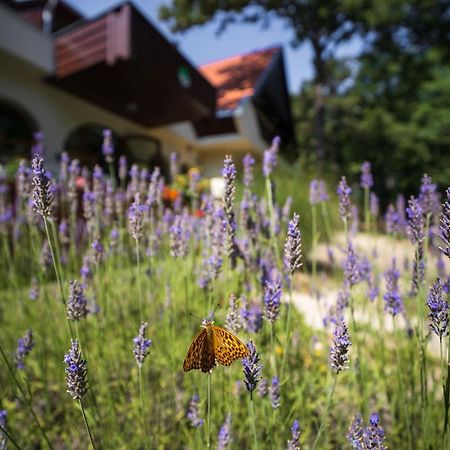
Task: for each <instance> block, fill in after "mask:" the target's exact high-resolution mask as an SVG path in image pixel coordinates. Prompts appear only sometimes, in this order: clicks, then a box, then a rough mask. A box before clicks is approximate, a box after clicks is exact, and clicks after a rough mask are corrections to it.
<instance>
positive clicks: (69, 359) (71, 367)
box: [64, 339, 88, 400]
mask: <svg viewBox="0 0 450 450" xmlns="http://www.w3.org/2000/svg"><path fill="white" fill-rule="evenodd" d="M64 363H65V364H66V369H65V372H66V383H67V391H66V392H67V393H68V394H70V396H71V397H72V398H73V399H74V400H78V399H81V398H82V397H83V395H84V394H86V392H87V390H88V386H87V367H86V361H85V360H84V359H83V358H82V355H81V351H80V349H79V344H78V339H72V340H71V348H70V349H69V351H68V353H67V354H66V355H65V356H64Z"/></svg>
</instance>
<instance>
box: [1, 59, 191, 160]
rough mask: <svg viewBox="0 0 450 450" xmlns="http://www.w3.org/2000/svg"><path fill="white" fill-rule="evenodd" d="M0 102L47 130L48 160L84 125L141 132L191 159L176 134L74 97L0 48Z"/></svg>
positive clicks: (167, 149) (118, 130)
mask: <svg viewBox="0 0 450 450" xmlns="http://www.w3.org/2000/svg"><path fill="white" fill-rule="evenodd" d="M0 67H1V68H2V70H0V101H2V100H3V101H6V102H8V103H10V104H11V105H13V106H14V105H15V106H17V107H18V108H19V109H21V110H25V111H26V112H27V113H28V115H30V116H31V117H32V119H34V121H35V122H36V124H37V125H38V129H39V130H40V131H42V132H43V133H44V136H45V145H46V147H47V157H48V163H49V164H50V165H55V164H56V162H57V155H58V154H59V153H60V152H61V150H62V148H63V144H64V142H65V140H66V139H67V137H68V136H69V134H70V133H71V132H72V131H73V130H74V129H76V128H78V127H79V126H81V125H84V124H99V125H102V126H105V127H109V128H112V129H113V130H114V131H115V132H117V133H118V134H119V135H127V134H141V135H147V136H152V137H156V138H160V139H161V144H162V150H163V153H164V154H165V155H166V157H167V158H168V156H169V153H170V151H172V150H176V151H178V152H179V153H180V156H181V160H182V161H184V160H188V159H192V155H191V156H190V157H189V156H188V155H187V154H184V153H185V152H183V149H185V148H186V147H187V146H186V144H185V143H183V140H182V139H180V138H179V137H178V136H176V135H173V134H172V135H171V133H167V132H164V130H160V132H159V133H156V132H153V130H150V129H149V128H146V127H142V126H139V125H137V124H135V123H133V122H130V121H128V120H126V119H123V118H121V117H120V116H117V115H115V114H113V113H110V112H109V111H107V110H105V109H103V108H99V107H96V106H94V105H92V104H91V103H88V102H86V101H84V100H81V99H79V98H77V97H75V96H72V95H70V94H68V93H66V92H64V91H62V90H60V89H57V88H55V87H53V86H51V85H50V84H47V83H45V82H44V81H43V78H44V76H45V75H46V74H45V73H44V72H42V71H41V70H38V69H36V68H35V67H32V66H30V65H29V64H26V63H24V62H23V61H19V60H17V59H16V58H13V57H12V56H11V55H9V54H6V53H5V52H1V51H0Z"/></svg>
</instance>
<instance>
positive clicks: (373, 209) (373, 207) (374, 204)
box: [370, 192, 380, 217]
mask: <svg viewBox="0 0 450 450" xmlns="http://www.w3.org/2000/svg"><path fill="white" fill-rule="evenodd" d="M379 212H380V200H379V199H378V196H377V194H375V192H371V193H370V214H372V216H373V217H377V216H378V214H379Z"/></svg>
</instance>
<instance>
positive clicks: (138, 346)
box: [133, 322, 152, 369]
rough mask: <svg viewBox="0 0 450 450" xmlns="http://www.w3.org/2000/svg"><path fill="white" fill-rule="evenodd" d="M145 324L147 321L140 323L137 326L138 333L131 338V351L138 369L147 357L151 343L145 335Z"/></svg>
mask: <svg viewBox="0 0 450 450" xmlns="http://www.w3.org/2000/svg"><path fill="white" fill-rule="evenodd" d="M147 326H148V324H147V322H144V323H142V324H141V327H140V328H139V335H138V336H136V337H135V338H134V339H133V343H134V349H133V353H134V358H135V359H136V363H137V365H138V367H139V369H140V368H141V367H142V364H143V363H144V360H145V358H146V357H147V355H148V352H149V349H150V347H151V345H152V341H151V339H147V338H146V337H145V330H146V329H147Z"/></svg>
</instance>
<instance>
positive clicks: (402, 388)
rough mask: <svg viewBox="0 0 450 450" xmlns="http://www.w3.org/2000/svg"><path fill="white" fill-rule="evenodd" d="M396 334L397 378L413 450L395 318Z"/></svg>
mask: <svg viewBox="0 0 450 450" xmlns="http://www.w3.org/2000/svg"><path fill="white" fill-rule="evenodd" d="M393 319H394V334H395V338H396V340H397V342H396V343H395V344H394V348H395V358H396V362H397V377H398V383H399V386H400V394H401V396H402V398H401V400H400V401H401V403H402V406H403V414H404V416H405V422H406V428H407V430H408V442H409V448H413V446H412V439H411V431H412V430H411V425H410V423H411V422H410V420H409V414H408V406H407V404H406V394H405V386H404V384H403V377H402V366H401V361H400V353H399V351H398V328H397V318H396V317H395V316H394V318H393Z"/></svg>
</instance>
